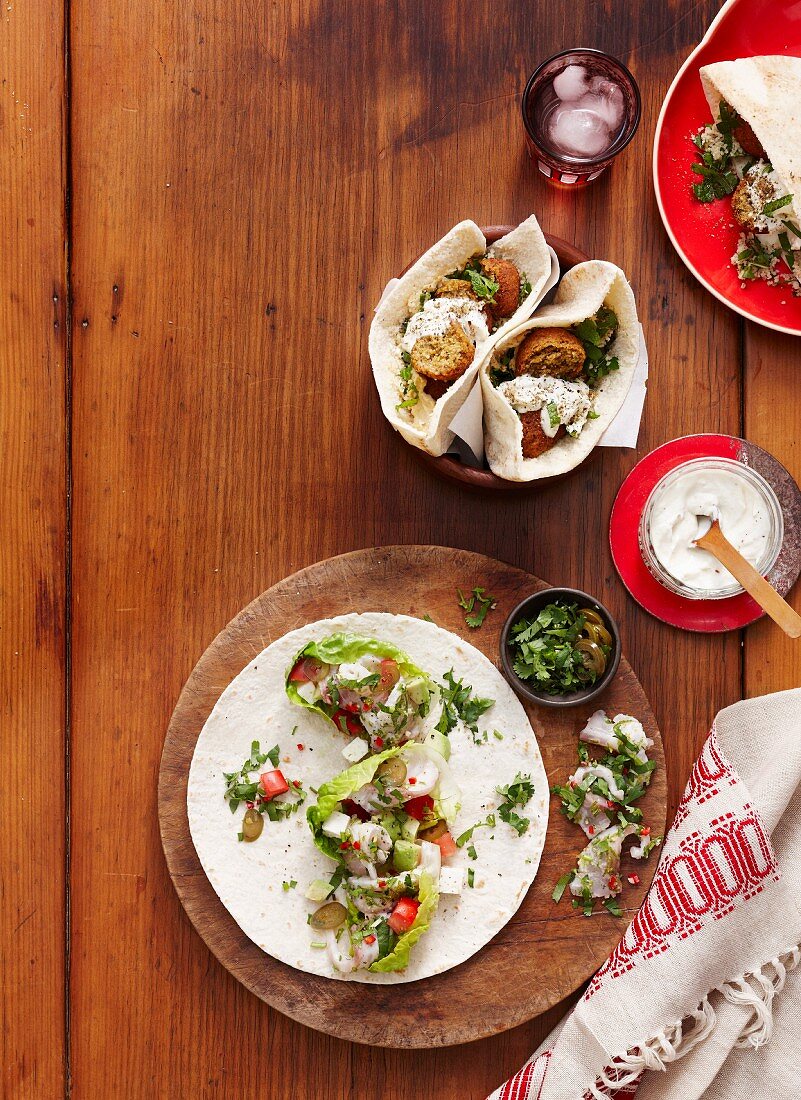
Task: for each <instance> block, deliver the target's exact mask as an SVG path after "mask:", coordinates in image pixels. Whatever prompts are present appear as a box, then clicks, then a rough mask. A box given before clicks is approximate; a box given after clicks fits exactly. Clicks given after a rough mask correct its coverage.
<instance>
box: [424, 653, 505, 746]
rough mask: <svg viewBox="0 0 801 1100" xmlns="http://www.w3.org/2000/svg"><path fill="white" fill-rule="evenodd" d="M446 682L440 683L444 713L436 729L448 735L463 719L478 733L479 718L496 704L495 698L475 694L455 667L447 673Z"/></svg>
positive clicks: (470, 728)
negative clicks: (457, 675) (482, 697)
mask: <svg viewBox="0 0 801 1100" xmlns="http://www.w3.org/2000/svg"><path fill="white" fill-rule="evenodd" d="M444 679H445V683H444V684H440V685H439V689H440V693H441V697H442V714H441V715H440V718H439V721H438V722H437V725H436V729H437V730H438V731H439V733H444V734H445V735H446V736H447V735H448V734H449V733H450V732H451V730H452V729H453V728H454V726H455V725H456V723H457V722H458V721H459V719H460V718H461V720H462V721H463V722H464V724H465V725H466V726H467V728H468V729H469V730H472V732H473V733H478V719H479V718H480V717H481V715H482V714H483V713H484V712H485V711H487V710H489V709H490V707H491V706H492V705H493V704H494V702H495V700H494V699H481V698H479V697H477V696H474V695H473V689H472V688H471V687H470V686H469V685H467V686H465V684H464V682H463V681H462V680H457V679H456V678H455V676H454V674H453V669H450V670H449V671H448V672H446V673H445V676H444Z"/></svg>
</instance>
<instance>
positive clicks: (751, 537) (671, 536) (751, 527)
mask: <svg viewBox="0 0 801 1100" xmlns="http://www.w3.org/2000/svg"><path fill="white" fill-rule="evenodd" d="M768 494H770V495H768ZM771 498H773V499H772V500H771ZM647 512H648V519H647V537H648V542H649V544H650V549H651V551H652V553H653V556H654V558H655V559H656V562H657V563H658V565H659V566H661V568H662V569H664V571H665V572H666V573H667V574H668V575H669V576H670V577H672V578H673V579H674V580H675V581H677V582H678V583H679V584H680V585H681V586H683V587H684V588H687V589H690V590H692V591H694V592H698V593H699V594H703V593H710V594H711V593H714V592H717V591H719V590H721V589H734V590H735V591H739V590H740V586H739V584H738V583H737V581H736V580H735V579H734V577H733V576H732V575H731V573H730V572H729V571H728V569H726V568H724V566H722V565H721V564H720V562H719V561H718V560H717V558H715V557H714V556H713V555H712V554H710V553H709V552H708V551H707V550H701V549H700V548H699V547H697V546H696V545H695V540H696V539H698V538H700V537H701V536H702V535H704V534H705V533H706V532H707V531H708V530H709V526H710V524H711V521H712V520H713V519H716V520H717V521H718V523H719V524H720V529H721V531H722V532H723V534H724V535H725V536H726V538H727V539H728V540H729V542H730V543H731V544H732V545H733V546H734V547H735V548H736V549H737V550H739V552H740V553H741V554H742V555H743V557H744V558H746V560H747V561H749V562H751V564H752V565H753V566H755V567H756V568H757V569H761V570H765V571H767V570H768V569H770V567H771V566H772V564H773V562H772V561H771V560H770V558H771V556H772V557H773V558H774V559H775V554H776V553H777V552H778V551H777V549H776V543H777V522H778V524H779V525H781V509H780V507H779V504H778V501H776V499H775V497H774V496H773V493H772V490H771V489H770V486H768V484H767V482H765V481H764V480H763V479H762V478H761V477H760V476H759V475H758V474H756V473H755V471H753V470H750V469H749V468H748V467H744V466H742V465H741V464H740V463H738V462H734V461H732V460H729V459H707V460H705V459H696V460H693V461H691V462H688V463H685V464H684V465H683V466H680V467H678V468H677V469H676V470H674V471H672V472H671V473H670V474H668V475H667V476H666V477H665V478H663V480H662V481H661V482H660V483H659V484H658V485H657V486H656V488H655V490H654V493H653V496H652V500H651V501H650V502H649V507H648V509H647ZM777 513H778V520H777ZM778 544H779V545H780V544H781V532H780V531H779V534H778ZM726 594H730V593H726Z"/></svg>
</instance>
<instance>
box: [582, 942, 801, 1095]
mask: <svg viewBox="0 0 801 1100" xmlns="http://www.w3.org/2000/svg"><path fill="white" fill-rule="evenodd" d="M799 963H801V944H800V945H798V946H797V947H791V948H790V949H789V950H788V951H785V952H784V953H783V954H781V955H777V956H775V957H774V958H772V959H770V960H769V961H768V962H766V963H765V964H764V965H763V966H762V967H760V969H759V970H756V971H754V972H753V973H751V974H741V975H740V976H739V977H737V978H732V979H731V980H730V981H728V982H724V983H723V985H720V986H718V987H717V989H716V990H712V991H711V992H718V993H721V994H722V995H723V996H724V997H725V999H726V1000H727V1001H729V1002H731V1003H732V1004H739V1005H744V1006H746V1007H748V1008H750V1009H751V1010H752V1011H751V1015H750V1016H749V1018H748V1020H747V1022H746V1024H745V1026H744V1027H743V1029H742V1031H741V1032H740V1035H739V1036H738V1038H737V1042H736V1044H735V1045H736V1046H738V1047H753V1048H754V1049H756V1048H758V1047H761V1046H764V1044H765V1043H767V1042H768V1041H769V1040H770V1038H771V1036H772V1034H773V999H774V997H775V996H776V994H777V993H780V992H781V990H782V989H783V988H784V983H785V981H786V979H787V974H788V973H789V971H791V970H795V968H796V967H797V966H798V965H799ZM716 1023H717V1016H716V1014H715V1010H714V1008H713V1007H712V1005H711V1004H710V1002H709V995H707V996H706V997H704V999H703V1001H702V1002H701V1004H700V1005H699V1006H698V1008H696V1009H695V1011H694V1012H691V1013H689V1015H687V1016H685V1017H684V1019H682V1020H677V1021H676V1022H675V1023H673V1024H671V1025H669V1026H668V1027H665V1028H663V1029H662V1030H661V1031H658V1032H657V1033H656V1035H652V1036H651V1038H650V1039H648V1040H647V1041H646V1042H645V1043H643V1044H641V1045H640V1046H636V1047H633V1048H632V1049H631V1050H630V1051H628V1052H627V1053H626V1054H624V1055H621V1056H620V1057H617V1058H615V1059H614V1061H613V1062H612V1064H611V1065H610V1066H607V1068H606V1069H605V1070H604V1072H603V1073H601V1074H600V1076H599V1077H598V1079H597V1081H596V1082H595V1084H594V1085H591V1086H590V1089H589V1094H590V1095H591V1096H592V1097H594V1100H609V1098H610V1096H612V1095H614V1093H615V1092H617V1091H618V1090H620V1089H622V1088H625V1087H626V1086H627V1085H632V1084H634V1082H635V1081H637V1080H638V1078H639V1077H640V1076H641V1074H642V1073H643V1071H644V1070H646V1069H650V1070H660V1071H661V1072H663V1073H664V1072H665V1071H666V1070H667V1067H668V1065H669V1064H670V1063H671V1062H675V1061H676V1060H677V1059H679V1058H683V1057H684V1055H685V1054H689V1052H690V1051H691V1050H692V1049H693V1047H695V1046H697V1045H698V1044H699V1043H701V1042H703V1041H704V1039H706V1037H707V1036H708V1035H709V1034H710V1032H711V1031H713V1029H714V1027H715V1024H716Z"/></svg>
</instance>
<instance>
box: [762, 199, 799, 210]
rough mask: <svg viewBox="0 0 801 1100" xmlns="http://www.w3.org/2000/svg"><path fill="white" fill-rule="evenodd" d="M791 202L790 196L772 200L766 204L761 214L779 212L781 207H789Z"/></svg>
mask: <svg viewBox="0 0 801 1100" xmlns="http://www.w3.org/2000/svg"><path fill="white" fill-rule="evenodd" d="M792 201H793V196H792V195H782V196H780V198H778V199H772V200H771V201H770V202H766V203H765V206H764V207H763V210H762V213H763V214H773V213H774V212H775V211H776V210H781V209H782V207H783V206H789V205H790V203H791V202H792Z"/></svg>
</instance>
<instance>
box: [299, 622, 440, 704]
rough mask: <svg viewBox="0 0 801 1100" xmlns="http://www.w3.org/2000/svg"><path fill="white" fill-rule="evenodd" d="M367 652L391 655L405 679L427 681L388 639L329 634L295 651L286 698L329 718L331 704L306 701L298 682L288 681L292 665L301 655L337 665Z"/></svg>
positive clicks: (427, 678)
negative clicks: (380, 639)
mask: <svg viewBox="0 0 801 1100" xmlns="http://www.w3.org/2000/svg"><path fill="white" fill-rule="evenodd" d="M368 653H371V654H373V655H374V656H375V657H391V658H392V659H393V660H394V661H397V662H398V668H399V669H400V671H401V676H403V678H404V679H406V680H412V679H416V678H418V677H419V678H420V679H422V680H423V681H424V683H425V684H426V685H429V684H430V678H429V677H428V676H427V675H426V674H425V673H424V672H423V671H422V669H419V668H418V667H417V665H415V664H414V663H413V662H412V661H411V660H410V659H409V657H408V656H407V655H406V654H405V653H404V652H403V650H401V649H398V648H397V646H394V645H393V644H392V642H382V641H379V639H378V638H364V637H362V636H361V635H359V634H343V633H339V634H329V636H328V637H327V638H322V639H321V640H320V641H319V642H309V643H308V645H305V646H304V647H303V649H301V651H300V652H299V653H297V654H296V655H295V657H294V658H293V660H292V663H291V664H290V666H289V668H288V669H287V671H286V693H287V697H288V698H289V700H290V702H292V703H296V704H297V705H298V706H299V707H305V708H306V709H307V710H314V711H316V712H317V713H318V714H322V715H324V716H325V717H326V718H329V719H330V718H331V717H332V716H333V714H334V712H335V711H336V710H337V708H336V707H335V706H331V705H329V704H327V703H324V702H323V701H322V700H321V699H318V700H316V701H315V702H313V703H310V702H308V701H307V700H306V699H304V698H303V696H302V695H301V694H300V692H299V691H298V686H299V685H298V684H295V683H292V682H290V679H289V677H290V674H291V672H292V669H293V668H294V667H295V665H296V664H297V663H298V661H300V660H302V659H303V658H304V657H316V658H317V660H318V661H322V662H323V663H324V664H326V665H341V664H344V663H345V662H346V661H347V662H348V663H350V662H352V661H358V659H359V658H360V657H364V656H365V654H368Z"/></svg>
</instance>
